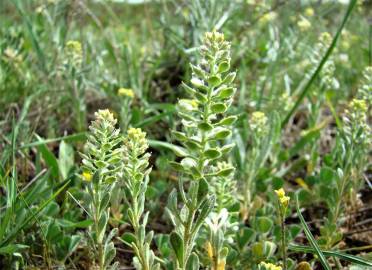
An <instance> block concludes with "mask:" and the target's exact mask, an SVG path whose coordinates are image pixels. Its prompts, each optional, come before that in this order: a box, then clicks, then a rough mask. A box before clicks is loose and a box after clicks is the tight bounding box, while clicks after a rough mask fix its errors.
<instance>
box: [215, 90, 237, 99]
mask: <svg viewBox="0 0 372 270" xmlns="http://www.w3.org/2000/svg"><path fill="white" fill-rule="evenodd" d="M235 92H236V88H233V87H227V88H224V89H222V90H220V91H219V93H218V94H217V97H218V98H221V99H227V98H231V97H232V96H233V95H234V94H235Z"/></svg>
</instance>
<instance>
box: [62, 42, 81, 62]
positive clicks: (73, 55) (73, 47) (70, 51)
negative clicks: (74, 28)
mask: <svg viewBox="0 0 372 270" xmlns="http://www.w3.org/2000/svg"><path fill="white" fill-rule="evenodd" d="M65 51H66V55H67V57H68V59H69V60H70V61H71V62H72V63H73V64H74V65H81V63H82V61H83V49H82V46H81V43H80V42H79V41H76V40H69V41H67V43H66V48H65Z"/></svg>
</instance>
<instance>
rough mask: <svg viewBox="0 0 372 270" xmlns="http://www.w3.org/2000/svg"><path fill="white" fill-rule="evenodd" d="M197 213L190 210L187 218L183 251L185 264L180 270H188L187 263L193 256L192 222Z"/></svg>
mask: <svg viewBox="0 0 372 270" xmlns="http://www.w3.org/2000/svg"><path fill="white" fill-rule="evenodd" d="M195 213H196V211H195V210H194V209H189V214H188V216H187V221H186V225H185V229H184V235H183V239H184V242H183V250H184V252H185V253H184V255H185V256H184V258H183V262H181V264H180V269H186V264H187V261H188V259H189V257H190V255H191V250H192V248H191V245H190V240H191V238H192V237H193V235H192V234H193V232H192V222H193V221H194V217H195Z"/></svg>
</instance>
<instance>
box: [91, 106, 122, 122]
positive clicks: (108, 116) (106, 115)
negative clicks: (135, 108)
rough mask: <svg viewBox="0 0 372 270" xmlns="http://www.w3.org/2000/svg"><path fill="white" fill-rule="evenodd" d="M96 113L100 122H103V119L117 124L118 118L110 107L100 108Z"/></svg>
mask: <svg viewBox="0 0 372 270" xmlns="http://www.w3.org/2000/svg"><path fill="white" fill-rule="evenodd" d="M94 115H95V117H96V119H97V120H96V121H98V123H101V122H103V121H107V122H110V123H112V125H115V124H116V122H117V120H116V119H115V117H114V114H113V113H112V112H110V111H109V110H108V109H105V110H98V112H96V113H95V114H94Z"/></svg>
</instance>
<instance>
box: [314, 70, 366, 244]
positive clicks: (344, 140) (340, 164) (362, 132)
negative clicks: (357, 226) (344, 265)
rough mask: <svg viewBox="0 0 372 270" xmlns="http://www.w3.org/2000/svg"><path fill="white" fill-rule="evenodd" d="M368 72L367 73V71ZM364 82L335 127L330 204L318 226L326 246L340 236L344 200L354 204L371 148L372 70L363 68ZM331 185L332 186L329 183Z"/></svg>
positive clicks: (328, 199)
mask: <svg viewBox="0 0 372 270" xmlns="http://www.w3.org/2000/svg"><path fill="white" fill-rule="evenodd" d="M368 73H369V75H368ZM364 77H365V78H364V79H365V82H364V83H363V84H362V86H361V87H360V88H359V89H358V92H357V95H356V96H357V98H354V99H352V100H351V101H350V102H349V104H348V107H347V109H346V111H345V113H344V116H343V121H342V124H343V125H342V128H340V129H339V130H338V134H337V137H336V145H335V147H334V149H333V151H332V153H331V157H332V160H333V161H334V163H333V164H332V165H331V167H330V168H327V167H325V168H324V169H323V171H326V170H327V171H329V173H328V174H329V175H330V177H329V178H330V181H331V183H328V184H327V186H328V188H330V189H331V190H330V192H329V194H328V196H327V197H326V202H327V204H328V207H329V218H328V220H327V222H326V224H325V226H324V227H323V228H322V229H321V233H322V235H323V242H325V243H324V245H325V246H326V248H328V249H330V248H332V247H333V246H334V245H335V244H336V243H337V242H338V241H340V240H341V239H342V235H341V233H340V231H339V230H338V227H339V226H340V225H341V224H340V223H341V222H340V220H339V218H340V216H341V215H342V213H343V211H342V210H343V209H344V207H345V205H346V204H345V200H348V202H351V203H349V205H352V204H355V202H353V201H355V200H357V193H358V191H359V189H360V188H361V187H362V184H363V182H364V181H363V177H364V176H363V173H364V170H365V168H366V166H367V164H368V152H369V151H370V149H371V142H372V136H371V127H370V126H369V124H368V114H369V111H368V108H369V104H368V101H370V100H371V96H372V88H371V86H370V85H368V81H369V82H371V81H372V70H371V69H369V68H367V69H366V70H365V72H364ZM365 83H367V84H365ZM329 186H331V187H329Z"/></svg>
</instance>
